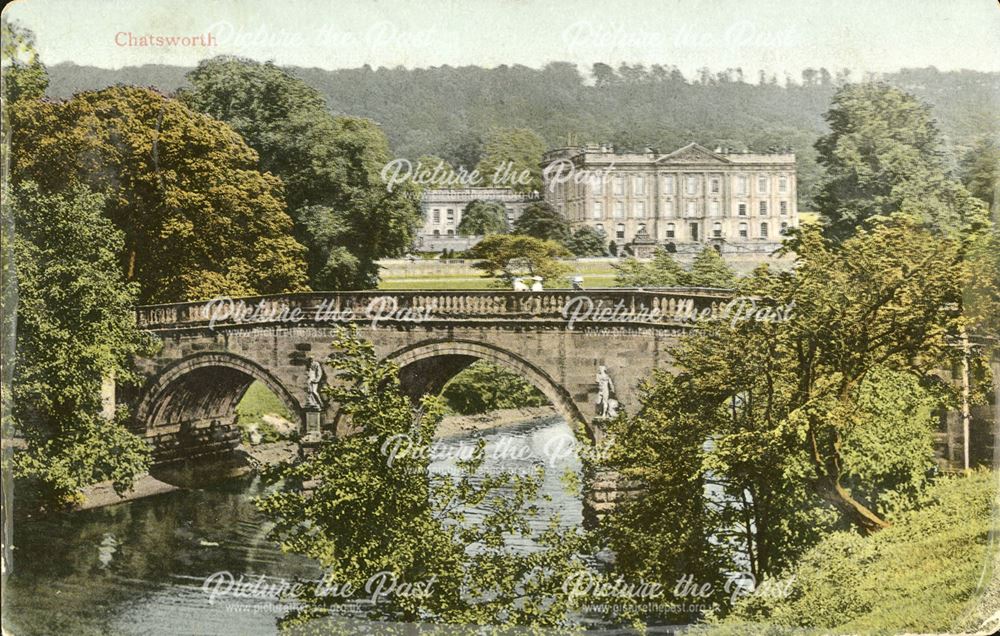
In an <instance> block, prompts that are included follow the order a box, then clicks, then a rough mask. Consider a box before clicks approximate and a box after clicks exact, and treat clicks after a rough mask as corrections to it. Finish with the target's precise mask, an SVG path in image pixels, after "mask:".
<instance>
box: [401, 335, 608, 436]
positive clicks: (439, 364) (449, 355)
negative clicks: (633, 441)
mask: <svg viewBox="0 0 1000 636" xmlns="http://www.w3.org/2000/svg"><path fill="white" fill-rule="evenodd" d="M386 359H387V360H389V361H391V362H393V363H395V364H396V365H397V366H398V367H399V379H400V383H401V384H402V386H403V390H404V391H405V392H407V393H409V394H410V396H411V397H414V398H417V397H419V396H420V395H423V394H425V393H434V394H436V393H440V391H441V390H442V389H443V388H444V385H445V384H446V383H447V382H448V380H450V379H451V378H452V377H454V376H455V374H456V373H458V372H459V371H461V370H462V369H464V368H465V367H467V366H468V365H470V364H472V363H473V362H475V361H476V360H487V361H489V362H493V363H495V364H498V365H500V366H502V367H506V368H507V369H510V370H512V371H515V372H517V373H519V374H521V376H522V377H523V378H524V379H525V380H526V381H527V382H528V383H530V384H531V385H533V386H534V387H536V388H537V389H538V390H539V391H541V392H542V394H544V395H545V397H547V398H548V399H549V401H550V402H551V403H552V405H553V406H554V407H555V408H556V410H557V411H558V412H559V414H560V415H562V416H563V417H564V418H565V419H566V422H567V423H569V425H570V426H571V427H573V428H574V429H577V430H579V427H580V426H583V427H584V429H585V430H586V432H587V433H588V434H591V433H592V432H591V431H590V429H589V421H588V420H587V418H585V417H584V416H583V414H582V413H581V412H580V409H579V408H578V407H577V405H576V403H575V402H573V399H572V398H571V397H570V394H569V392H568V391H567V390H566V389H565V388H564V387H563V386H561V385H560V384H559V383H558V382H556V381H555V380H554V379H553V378H552V377H551V376H550V375H549V374H548V373H546V372H545V371H543V370H542V369H540V368H539V367H537V366H536V365H534V364H532V363H531V362H529V361H528V360H526V359H524V358H523V357H522V356H519V355H517V354H515V353H512V352H510V351H508V350H506V349H503V348H501V347H497V346H495V345H491V344H487V343H483V342H476V341H473V340H456V339H435V340H424V341H421V342H419V343H416V344H413V345H409V346H407V347H404V348H402V349H399V350H397V351H395V352H393V353H391V354H389V355H388V356H386Z"/></svg>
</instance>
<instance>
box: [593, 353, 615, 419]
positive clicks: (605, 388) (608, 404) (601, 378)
mask: <svg viewBox="0 0 1000 636" xmlns="http://www.w3.org/2000/svg"><path fill="white" fill-rule="evenodd" d="M614 392H615V383H614V382H613V381H612V380H611V376H610V375H608V368H607V367H606V366H604V365H601V366H599V367H598V368H597V408H598V409H599V410H600V412H601V417H606V418H611V417H615V416H616V415H618V400H616V399H614V398H613V397H611V396H612V395H613V394H614Z"/></svg>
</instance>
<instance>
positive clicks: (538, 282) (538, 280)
mask: <svg viewBox="0 0 1000 636" xmlns="http://www.w3.org/2000/svg"><path fill="white" fill-rule="evenodd" d="M532 280H534V281H535V282H534V283H532V284H531V291H533V292H536V291H543V288H542V281H543V280H544V279H543V278H542V277H541V276H533V277H532Z"/></svg>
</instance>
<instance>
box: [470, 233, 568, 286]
mask: <svg viewBox="0 0 1000 636" xmlns="http://www.w3.org/2000/svg"><path fill="white" fill-rule="evenodd" d="M469 255H470V256H471V257H472V258H478V259H482V260H480V261H479V262H477V263H476V264H475V265H474V267H476V268H478V269H481V270H483V271H484V272H485V275H486V276H488V277H492V278H495V279H496V282H497V284H498V286H500V287H509V286H510V285H511V284H512V283H513V281H514V278H516V277H518V276H541V277H542V278H543V279H545V281H547V284H551V283H552V282H554V281H557V280H559V279H560V278H561V277H562V276H564V275H565V274H566V273H567V272H568V271H569V268H568V267H566V265H564V264H562V263H560V262H559V261H558V260H557V259H560V258H566V257H568V256H571V254H570V252H569V250H567V249H566V248H565V247H563V246H562V245H559V244H558V243H556V242H554V241H543V240H540V239H537V238H534V237H531V236H523V235H518V234H493V235H491V236H487V237H486V238H485V239H483V240H482V241H480V242H479V243H477V244H476V245H474V246H473V247H472V249H470V250H469Z"/></svg>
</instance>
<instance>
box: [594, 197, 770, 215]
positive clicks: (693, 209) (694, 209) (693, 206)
mask: <svg viewBox="0 0 1000 636" xmlns="http://www.w3.org/2000/svg"><path fill="white" fill-rule="evenodd" d="M664 211H665V212H666V213H667V215H668V216H672V215H673V213H674V206H673V203H672V202H670V201H668V202H667V203H666V205H665V206H664ZM778 211H779V213H780V214H782V215H787V214H788V201H780V202H779V203H778ZM757 212H758V214H759V215H760V216H767V215H768V214H769V213H770V208H769V207H768V204H767V201H759V202H758V206H757ZM708 213H709V216H722V208H721V204H720V203H719V202H718V201H709V202H708ZM591 214H592V215H593V218H594V219H603V218H604V202H603V201H594V203H593V205H592V206H591ZM736 214H737V216H747V204H746V203H739V204H737V206H736ZM684 215H685V216H688V217H696V216H701V205H700V203H699V202H698V201H687V202H686V204H685V208H684ZM632 217H633V218H636V219H642V218H645V217H646V202H645V201H633V202H632ZM614 218H616V219H623V218H625V202H624V201H615V202H614Z"/></svg>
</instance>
